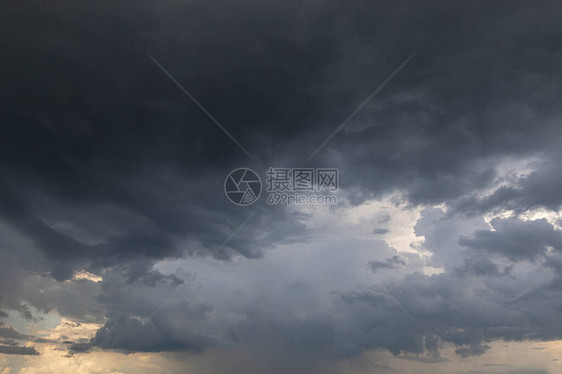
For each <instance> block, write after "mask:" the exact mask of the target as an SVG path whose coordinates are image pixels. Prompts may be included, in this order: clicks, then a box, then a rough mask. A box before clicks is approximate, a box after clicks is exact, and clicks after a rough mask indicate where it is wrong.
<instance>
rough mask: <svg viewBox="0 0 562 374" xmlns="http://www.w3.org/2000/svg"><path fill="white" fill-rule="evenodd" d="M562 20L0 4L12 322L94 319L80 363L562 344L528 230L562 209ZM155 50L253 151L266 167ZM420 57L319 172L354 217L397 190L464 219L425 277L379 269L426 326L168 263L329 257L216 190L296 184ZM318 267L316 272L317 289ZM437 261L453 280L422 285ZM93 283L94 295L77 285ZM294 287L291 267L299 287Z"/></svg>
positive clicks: (472, 12) (539, 12) (302, 231)
mask: <svg viewBox="0 0 562 374" xmlns="http://www.w3.org/2000/svg"><path fill="white" fill-rule="evenodd" d="M133 8H134V11H131V10H132V9H133ZM561 9H562V8H561V6H560V4H558V3H556V2H551V1H545V2H540V3H539V2H537V3H533V4H521V3H509V4H503V5H502V6H501V7H498V6H497V5H494V4H489V3H484V2H474V3H472V2H471V3H466V4H459V3H451V2H448V1H429V2H424V3H423V4H421V3H419V2H414V1H400V2H398V3H396V2H390V1H389V2H385V1H383V2H376V3H373V2H365V1H351V2H343V1H334V2H329V3H326V2H322V3H321V2H314V1H313V2H298V1H288V2H283V3H279V4H273V3H267V4H266V3H259V2H250V3H244V4H242V3H240V4H239V3H236V4H235V3H229V4H226V3H224V4H223V3H218V4H215V3H212V2H206V1H199V0H198V1H191V2H182V1H179V2H166V3H158V4H156V3H154V4H141V5H139V4H133V3H132V2H120V3H115V2H109V1H102V2H97V3H96V4H95V5H93V4H87V3H84V2H71V1H67V0H57V1H54V2H50V3H49V4H48V5H39V4H35V3H32V2H27V1H22V2H18V3H10V4H7V5H6V6H5V9H4V11H3V12H2V14H1V15H0V24H2V30H3V31H5V32H4V33H3V34H5V35H6V46H5V49H6V50H9V51H11V53H9V54H8V55H7V56H6V59H5V60H6V61H5V67H4V68H3V72H2V77H3V79H2V83H0V84H1V86H0V90H1V91H2V92H3V93H7V94H6V95H4V96H5V98H4V100H3V105H2V109H1V110H0V121H1V123H2V124H3V125H2V137H1V140H0V156H1V158H2V161H3V162H2V164H1V165H0V255H1V256H2V261H0V307H1V308H2V310H17V311H18V312H19V313H20V314H21V315H22V317H24V318H25V319H27V320H29V321H30V322H31V321H33V320H34V318H37V317H36V316H34V315H32V314H31V310H32V309H31V308H32V307H33V308H35V310H37V311H38V312H39V313H44V312H49V311H53V310H55V311H57V312H58V313H60V314H61V315H63V316H65V317H69V318H72V319H75V320H79V321H88V322H97V323H103V327H102V328H101V329H100V330H99V331H98V332H97V334H96V335H95V336H94V337H92V339H93V340H91V341H79V342H75V344H73V345H72V346H71V348H70V350H71V352H74V353H79V352H87V351H89V350H91V349H115V350H120V351H150V352H155V351H176V350H183V351H190V352H201V351H203V350H204V349H205V348H209V347H229V346H231V345H236V344H247V345H251V346H254V347H258V348H260V349H261V350H263V351H269V352H275V353H279V356H280V357H281V356H283V355H286V356H283V357H291V358H298V359H299V360H296V359H295V362H298V363H299V364H302V363H303V362H310V361H311V360H312V358H317V357H321V358H343V357H351V356H354V355H359V354H361V353H362V352H364V351H365V350H368V349H388V350H390V351H391V352H393V353H396V354H398V353H401V352H407V353H414V354H421V353H423V352H424V351H428V352H430V353H431V354H432V355H433V357H438V352H439V344H440V342H450V343H453V344H455V345H458V346H459V348H458V349H457V352H458V354H459V355H460V356H462V357H464V356H468V355H478V354H479V352H481V353H480V354H482V353H484V351H485V350H486V348H485V347H486V345H484V344H485V343H486V342H487V341H489V340H490V339H506V340H523V339H528V338H532V339H557V338H560V337H562V331H561V330H560V328H559V326H562V324H561V323H560V322H561V321H560V317H559V316H558V314H559V313H557V312H558V308H557V304H556V302H555V300H557V299H559V297H560V296H561V295H560V285H561V281H560V274H561V270H560V269H562V265H561V261H560V257H559V252H560V250H561V249H562V237H561V236H560V232H559V230H558V229H556V228H555V227H554V226H552V225H551V224H550V223H548V222H546V221H545V220H534V221H525V220H523V219H521V217H519V218H517V215H520V214H521V213H524V212H525V211H527V210H529V209H534V208H547V209H549V210H551V211H556V210H557V209H558V208H559V207H560V204H561V202H562V194H561V193H560V191H562V189H561V188H560V187H561V186H562V183H561V181H562V178H561V172H560V170H561V168H560V166H559V163H558V162H556V161H557V160H558V159H559V156H560V152H559V149H560V135H562V132H561V130H560V126H559V120H560V109H559V108H560V106H559V102H558V101H559V100H558V98H559V97H560V93H561V92H560V87H562V85H561V84H560V83H561V81H560V74H558V72H557V71H556V68H555V67H557V66H560V62H561V61H560V56H561V54H560V51H561V49H562V43H561V40H562V29H561V28H560V26H559V14H560V11H561ZM38 35H39V37H38ZM143 49H145V50H148V51H149V52H150V53H151V54H153V55H154V56H156V57H157V58H158V59H159V60H160V61H161V62H162V63H163V64H164V65H165V66H166V67H167V68H168V69H169V71H170V72H172V74H174V76H175V77H176V78H177V79H178V81H180V82H182V83H183V84H184V85H185V86H186V87H188V89H189V90H190V92H192V93H193V94H194V95H195V96H196V97H197V98H198V99H199V100H200V101H201V103H202V104H203V105H204V106H205V107H206V108H208V110H209V111H210V112H211V113H212V114H213V115H214V116H215V117H216V118H217V119H219V120H220V121H221V122H222V123H223V124H224V125H225V127H227V128H228V129H229V131H230V132H231V133H232V134H233V135H234V136H235V137H236V138H237V139H238V140H239V141H240V142H241V143H242V144H243V145H244V146H245V147H246V148H248V149H249V150H250V151H251V152H252V154H255V155H256V157H257V158H258V163H257V164H256V165H253V164H251V162H250V161H249V160H248V159H247V158H246V157H245V155H244V154H243V153H242V152H240V151H239V149H237V147H236V145H234V144H233V143H232V142H231V141H230V139H228V137H226V136H225V135H224V134H223V133H222V132H221V131H220V130H219V129H218V128H217V127H216V126H215V125H214V124H213V123H210V122H209V120H208V118H207V117H205V116H204V115H203V114H202V113H201V112H200V110H199V109H198V108H197V107H196V106H194V105H193V103H192V102H190V101H188V100H185V97H183V96H182V94H181V93H180V92H178V90H177V89H176V87H175V86H174V85H173V84H172V83H171V82H170V81H169V80H168V79H167V78H166V77H165V76H164V75H163V74H162V73H161V71H159V70H158V69H156V68H155V67H154V66H153V64H152V63H151V62H150V61H149V60H148V59H147V58H146V56H145V55H144V53H143ZM414 51H418V53H417V55H416V57H415V58H414V59H413V60H412V61H411V62H410V63H409V64H408V65H407V66H406V67H405V68H404V69H403V71H401V72H400V74H399V75H397V76H396V77H395V79H393V80H392V82H391V84H389V85H388V86H386V87H385V88H384V89H383V90H382V91H381V92H380V94H379V96H377V97H376V100H374V101H372V102H370V103H369V104H368V105H367V106H366V107H365V108H364V110H362V111H361V112H360V113H358V115H357V116H356V117H355V118H354V120H353V121H351V122H350V123H349V124H348V126H347V127H346V128H345V129H344V130H343V131H341V133H339V134H338V136H337V137H335V138H334V139H333V140H332V141H331V142H330V143H328V145H327V146H326V148H324V149H323V150H322V151H321V152H320V153H319V154H318V155H317V156H316V157H315V158H314V159H313V160H312V162H311V163H310V165H311V166H330V167H338V168H339V169H340V171H341V182H342V184H341V186H342V189H343V190H344V191H345V192H346V193H347V194H348V195H349V198H350V200H351V203H352V204H359V203H361V202H364V201H365V200H366V199H369V198H374V197H381V196H384V195H385V194H387V193H390V192H395V191H401V193H402V194H403V196H404V203H405V204H407V205H409V206H416V205H420V206H423V205H425V204H429V205H432V204H445V205H446V206H447V207H449V208H450V210H449V211H448V213H447V214H445V213H443V212H442V211H441V210H440V209H435V208H426V209H424V210H423V212H422V216H421V218H420V220H419V221H418V222H417V224H416V226H415V232H416V234H417V235H419V236H420V237H421V236H424V237H425V242H424V244H423V246H422V249H424V250H426V251H427V252H428V253H430V254H431V256H430V257H429V258H423V260H422V259H421V257H420V256H417V257H416V258H417V262H416V261H410V258H411V257H408V256H409V255H405V254H404V255H402V254H400V257H399V256H398V255H397V254H396V255H395V254H394V252H392V251H389V250H387V249H388V248H384V249H383V250H385V251H386V252H382V250H381V252H380V253H379V252H377V253H376V255H375V259H372V256H371V257H369V259H372V260H371V262H370V267H371V269H372V270H380V269H388V270H392V272H390V271H386V272H381V273H383V274H385V276H386V274H387V273H388V274H389V278H383V281H384V283H385V286H386V287H388V289H389V290H390V292H391V293H392V294H393V295H394V296H395V297H396V298H397V299H398V300H400V301H401V303H403V304H404V306H405V307H406V308H407V309H408V310H409V311H410V312H411V314H412V315H413V316H414V320H412V319H411V318H409V317H408V316H407V315H405V314H403V313H401V312H400V310H399V309H397V307H396V305H395V304H394V303H392V302H391V301H389V300H388V298H387V297H386V296H385V295H384V294H383V293H381V292H379V291H378V290H377V291H373V290H372V289H360V290H357V289H356V288H355V286H356V284H355V283H352V281H350V280H342V281H341V282H339V283H337V284H332V283H330V287H329V289H328V287H326V289H324V288H323V287H325V286H324V285H323V283H321V281H318V280H317V279H316V280H315V281H314V282H312V281H308V282H307V281H306V280H305V281H302V282H300V283H299V282H296V281H293V282H294V283H293V284H292V286H291V287H289V286H287V289H282V290H279V289H276V292H277V293H274V292H273V291H271V292H270V293H267V292H261V293H260V292H258V291H259V290H261V287H263V286H264V285H267V286H269V287H274V286H275V285H277V284H278V283H277V282H281V281H282V280H284V281H285V282H286V283H289V281H288V280H287V279H284V278H283V275H280V276H278V278H279V279H276V278H275V277H273V276H271V277H269V278H265V277H264V278H258V272H259V270H255V269H253V271H255V272H256V274H255V277H256V278H255V281H254V282H252V283H251V284H250V283H247V284H245V286H244V287H245V288H244V289H242V290H240V289H235V290H233V291H232V294H230V293H227V292H223V291H222V290H221V287H225V286H219V285H224V284H226V285H229V286H231V285H232V284H235V283H236V282H237V281H238V280H239V278H241V275H242V274H241V273H240V274H238V275H239V276H238V277H233V279H234V280H233V279H229V280H224V279H222V282H223V283H220V282H219V280H215V279H214V278H213V279H212V280H209V279H211V277H210V276H209V278H205V274H201V273H200V272H197V271H193V274H192V273H189V274H188V273H186V272H183V273H182V272H181V271H174V270H171V271H169V272H164V271H162V270H159V269H157V268H156V267H155V264H158V263H161V262H167V261H169V262H172V261H174V260H178V259H182V258H188V259H194V260H195V259H198V258H200V257H205V258H208V259H210V260H209V261H215V260H220V261H223V262H225V263H229V264H230V265H232V266H233V267H236V266H238V262H237V261H239V260H240V259H241V258H247V259H254V260H255V261H264V258H265V257H266V256H267V254H268V251H269V250H273V249H277V248H279V247H284V248H288V247H291V248H292V246H297V245H299V244H302V243H309V242H312V241H313V239H317V237H315V236H313V234H312V231H311V229H310V226H308V225H307V222H308V223H310V222H309V221H307V216H306V214H303V213H298V212H295V211H294V210H290V209H271V207H268V206H266V204H265V203H263V201H262V202H260V203H257V204H256V205H254V206H252V207H247V208H248V209H244V208H240V207H235V206H233V205H231V204H230V202H228V201H227V200H226V198H225V197H224V194H223V191H222V188H223V182H224V178H225V176H226V175H227V173H228V172H229V171H230V170H232V169H234V168H235V167H240V166H250V167H253V168H255V169H256V171H258V172H260V173H262V172H263V169H264V168H265V167H267V166H270V165H272V166H276V165H283V166H287V167H290V166H303V165H302V164H303V160H304V159H306V157H307V156H308V155H309V154H310V153H311V152H312V151H313V150H314V149H315V147H316V146H318V144H320V143H321V141H322V140H323V139H325V138H326V137H327V136H328V134H330V133H331V132H332V131H333V129H335V127H336V126H337V125H338V124H339V123H341V121H343V120H344V119H345V118H346V117H347V116H348V115H349V113H350V112H352V111H353V109H354V108H355V107H356V106H357V105H358V104H359V103H360V102H361V101H362V100H363V99H364V98H365V97H366V96H367V95H368V94H369V93H370V92H371V91H372V90H373V89H374V88H375V87H376V86H377V85H378V84H380V83H381V82H382V81H383V80H384V79H385V77H387V76H388V74H389V73H390V72H391V71H393V69H395V68H396V66H397V65H398V64H400V63H401V62H402V61H403V60H404V58H405V57H406V56H409V55H410V54H411V53H412V52H414ZM527 159H538V160H539V161H538V162H535V163H534V164H533V165H532V167H533V168H532V169H533V170H532V171H531V172H530V173H529V174H527V175H523V176H521V175H518V176H512V177H504V176H502V175H501V170H499V167H500V166H501V164H502V162H505V161H506V160H507V161H509V162H516V161H521V160H527ZM262 174H263V173H262ZM505 210H512V211H514V212H515V214H516V217H512V218H507V219H499V218H496V219H494V220H493V221H492V222H491V224H492V226H493V228H494V230H490V229H489V227H488V225H487V224H486V222H484V220H483V219H482V214H483V213H487V212H502V211H505ZM250 217H251V218H250ZM247 219H248V221H247V224H246V225H245V226H244V227H243V228H241V231H240V232H239V233H238V234H237V235H234V236H232V234H233V233H234V232H235V231H236V230H237V229H238V228H239V225H240V224H241V223H242V222H245V220H247ZM389 219H390V218H389ZM379 223H380V222H379ZM370 230H371V233H374V234H377V235H378V234H385V235H390V234H391V232H392V230H391V228H390V229H388V230H390V231H388V230H387V229H380V228H378V229H374V231H373V228H372V226H371V228H370ZM348 235H349V234H348ZM344 236H346V235H345V234H344ZM227 238H230V239H229V240H228V241H227V242H225V240H226V239H227ZM346 239H349V241H352V239H355V238H346ZM357 240H358V239H357ZM354 243H355V242H354ZM387 247H388V246H387ZM389 256H391V257H389ZM326 257H327V256H324V257H321V258H320V257H319V260H318V264H319V266H318V267H316V266H311V267H310V270H307V271H308V272H310V273H311V274H312V275H314V274H316V272H319V271H321V270H319V269H322V268H321V267H320V265H321V264H323V263H324V261H328V260H327V259H326ZM404 258H406V259H407V261H406V260H404ZM381 259H384V260H381ZM367 261H368V260H367ZM367 261H366V262H367ZM424 261H427V262H425V263H424ZM338 265H339V264H338ZM426 265H427V266H433V267H437V268H440V269H442V270H443V271H444V273H442V274H436V275H433V276H427V275H424V274H423V273H422V271H423V267H424V266H426ZM220 266H224V265H217V267H218V268H220ZM81 269H85V270H87V271H89V272H92V273H94V274H97V275H102V276H103V281H101V282H91V281H88V280H83V281H76V280H73V281H69V280H70V279H72V277H73V274H74V273H75V272H76V271H78V270H81ZM272 269H276V267H275V266H272V267H271V268H270V269H269V272H271V273H273V272H274V270H272ZM334 269H340V267H339V266H334ZM291 270H292V268H288V267H287V268H283V269H282V271H283V272H284V273H287V274H288V275H287V277H290V276H294V274H293V273H291ZM241 272H242V271H241ZM332 273H336V272H335V271H332V270H330V273H329V274H327V275H326V276H325V277H324V279H329V278H332V276H335V275H334V274H332ZM390 273H392V274H390ZM194 274H196V275H197V277H199V279H206V282H204V281H202V282H203V283H204V286H208V287H210V288H211V289H212V291H213V293H212V294H211V293H210V294H209V295H207V296H206V297H205V298H203V300H201V298H199V299H198V300H196V299H195V296H196V295H195V294H194V291H193V290H192V289H191V288H190V287H193V285H194V284H196V282H195V281H194V280H193V279H194V278H193V277H195V276H194ZM220 275H221V274H220V271H217V272H216V277H217V278H220ZM197 277H195V279H196V280H197ZM264 279H266V280H264ZM67 281H68V282H67ZM323 281H324V280H322V282H323ZM214 282H216V284H215V283H214ZM286 283H282V282H281V283H280V284H283V285H286ZM334 283H335V282H334ZM175 289H180V290H184V289H188V291H186V292H187V294H186V295H187V296H186V299H180V298H179V297H177V296H176V295H175V294H174V297H173V298H172V300H171V301H170V302H169V304H167V303H166V302H163V300H165V298H164V296H165V295H169V294H170V292H172V291H173V290H175ZM178 292H182V291H178ZM190 292H191V293H190ZM268 292H269V291H268ZM254 294H256V295H257V294H260V295H261V298H258V297H257V296H255V297H254V296H248V295H254ZM318 294H322V295H330V298H328V297H327V296H326V298H325V299H323V298H321V297H320V296H318ZM323 297H324V296H323ZM185 300H189V302H187V301H185ZM155 310H157V311H158V313H156V314H153V313H154V311H155ZM33 313H34V314H35V312H33ZM0 317H3V318H5V317H7V315H6V313H4V312H0ZM1 331H3V334H5V335H10V334H12V335H13V334H14V333H17V332H15V330H13V329H12V330H10V328H8V327H2V328H1V330H0V332H1ZM4 337H5V338H7V339H17V338H16V337H15V336H4ZM467 346H468V348H467ZM2 349H4V350H12V351H14V350H15V351H19V352H27V353H24V354H35V353H36V351H35V350H34V348H27V347H13V346H9V345H5V346H3V348H2ZM34 352H35V353H34ZM295 365H296V364H295Z"/></svg>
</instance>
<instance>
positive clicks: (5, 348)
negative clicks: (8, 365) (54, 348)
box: [0, 345, 39, 356]
mask: <svg viewBox="0 0 562 374" xmlns="http://www.w3.org/2000/svg"><path fill="white" fill-rule="evenodd" d="M0 353H3V354H7V355H31V356H37V355H39V352H37V351H36V350H35V348H34V347H19V346H17V347H14V346H11V345H0Z"/></svg>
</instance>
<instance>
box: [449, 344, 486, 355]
mask: <svg viewBox="0 0 562 374" xmlns="http://www.w3.org/2000/svg"><path fill="white" fill-rule="evenodd" d="M489 349H490V346H489V345H472V346H469V347H465V348H457V349H455V353H456V354H458V355H459V356H461V357H462V358H468V357H471V356H482V355H483V354H484V353H486V352H487V351H488V350H489Z"/></svg>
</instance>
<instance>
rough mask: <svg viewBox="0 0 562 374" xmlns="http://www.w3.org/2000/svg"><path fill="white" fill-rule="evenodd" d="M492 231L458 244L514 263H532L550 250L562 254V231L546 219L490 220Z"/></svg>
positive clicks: (462, 240)
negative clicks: (497, 255)
mask: <svg viewBox="0 0 562 374" xmlns="http://www.w3.org/2000/svg"><path fill="white" fill-rule="evenodd" d="M490 224H491V225H492V227H493V228H494V231H491V230H478V231H476V232H475V233H474V238H465V237H463V238H461V239H460V240H459V243H460V244H461V245H464V246H467V247H469V248H472V249H474V250H484V251H487V252H488V253H491V254H501V255H504V256H506V257H507V258H509V259H511V260H513V261H520V260H534V259H536V258H537V257H538V256H541V255H544V254H546V253H547V252H548V251H549V250H550V249H553V250H556V251H562V232H560V231H559V230H556V229H555V228H554V227H553V226H552V225H551V224H550V223H548V222H547V221H546V220H545V219H540V220H535V221H521V220H519V219H517V218H509V219H500V218H495V219H493V220H492V221H491V222H490Z"/></svg>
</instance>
